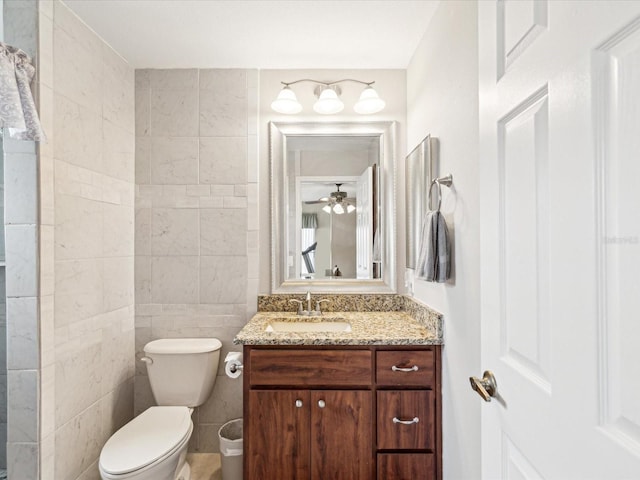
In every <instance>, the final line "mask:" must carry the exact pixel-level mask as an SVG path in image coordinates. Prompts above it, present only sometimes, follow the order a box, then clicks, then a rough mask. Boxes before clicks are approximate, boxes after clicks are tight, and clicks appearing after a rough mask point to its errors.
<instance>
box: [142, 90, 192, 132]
mask: <svg viewBox="0 0 640 480" xmlns="http://www.w3.org/2000/svg"><path fill="white" fill-rule="evenodd" d="M150 132H151V135H152V136H169V135H173V136H176V137H197V136H198V91H197V90H195V89H188V90H152V91H151V107H150Z"/></svg>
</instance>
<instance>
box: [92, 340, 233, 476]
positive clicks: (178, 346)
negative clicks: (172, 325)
mask: <svg viewBox="0 0 640 480" xmlns="http://www.w3.org/2000/svg"><path fill="white" fill-rule="evenodd" d="M221 347H222V344H221V343H220V340H218V339H217V338H171V339H163V340H154V341H153V342H149V343H147V344H146V345H145V347H144V352H145V355H146V356H145V357H144V358H142V361H144V362H145V363H146V364H147V371H148V373H149V382H150V383H151V390H152V391H153V396H154V398H155V399H156V402H157V403H158V405H159V406H158V407H151V408H149V409H147V410H145V411H144V412H143V413H141V414H140V415H138V416H137V417H136V418H134V419H133V420H131V421H130V422H129V423H127V424H126V425H125V426H124V427H122V428H121V429H120V430H118V431H117V432H116V433H114V434H113V435H112V436H111V438H110V439H109V440H108V441H107V443H106V444H105V445H104V447H103V448H102V452H101V453H100V462H99V468H100V476H101V477H102V479H103V480H189V479H190V478H191V469H190V467H189V464H188V463H187V461H186V457H187V446H188V444H189V438H190V437H191V432H192V431H193V422H192V421H191V413H192V412H193V407H197V406H199V405H202V404H203V403H204V402H205V401H206V400H207V398H209V395H211V391H212V390H213V384H214V383H215V381H216V374H217V371H218V362H219V360H220V348H221Z"/></svg>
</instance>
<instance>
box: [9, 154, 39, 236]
mask: <svg viewBox="0 0 640 480" xmlns="http://www.w3.org/2000/svg"><path fill="white" fill-rule="evenodd" d="M37 163H38V159H37V157H36V156H35V155H33V154H29V153H24V154H20V153H14V154H11V155H7V156H5V159H4V191H5V195H6V197H7V198H11V202H7V205H6V206H5V209H4V215H5V217H4V218H5V223H6V224H35V223H36V221H37V218H38V200H37V195H38V193H37V192H38V189H37V185H38V169H37Z"/></svg>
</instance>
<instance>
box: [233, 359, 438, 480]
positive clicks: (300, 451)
mask: <svg viewBox="0 0 640 480" xmlns="http://www.w3.org/2000/svg"><path fill="white" fill-rule="evenodd" d="M439 359H440V347H438V346H412V347H397V346H394V347H382V346H377V347H332V348H328V347H307V346H304V347H303V346H297V347H285V346H245V347H244V365H245V367H244V380H243V381H244V394H245V396H244V398H245V400H244V402H245V403H244V419H245V421H244V425H245V432H244V448H245V453H244V472H245V473H244V478H245V479H246V480H249V479H256V478H260V479H261V480H327V479H331V480H374V479H378V480H383V479H384V480H422V479H424V480H432V479H433V480H440V479H441V478H442V476H441V470H442V468H441V434H440V431H441V426H440V422H441V415H440V363H439ZM392 367H394V368H393V369H392ZM389 372H391V374H389ZM394 418H396V419H397V420H399V422H394V420H393V419H394ZM415 418H418V421H417V422H415V423H414V422H413V420H414V419H415Z"/></svg>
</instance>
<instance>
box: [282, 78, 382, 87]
mask: <svg viewBox="0 0 640 480" xmlns="http://www.w3.org/2000/svg"><path fill="white" fill-rule="evenodd" d="M301 82H312V83H317V84H319V85H324V86H325V87H331V86H332V85H337V84H338V83H342V82H355V83H359V84H361V85H366V86H368V87H370V86H371V85H373V84H374V83H376V82H375V81H374V82H363V81H362V80H356V79H354V78H343V79H342V80H336V81H334V82H322V81H320V80H313V79H312V78H301V79H300V80H294V81H293V82H282V81H281V82H280V83H281V84H282V85H284V86H285V87H288V86H290V85H295V84H296V83H301Z"/></svg>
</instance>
